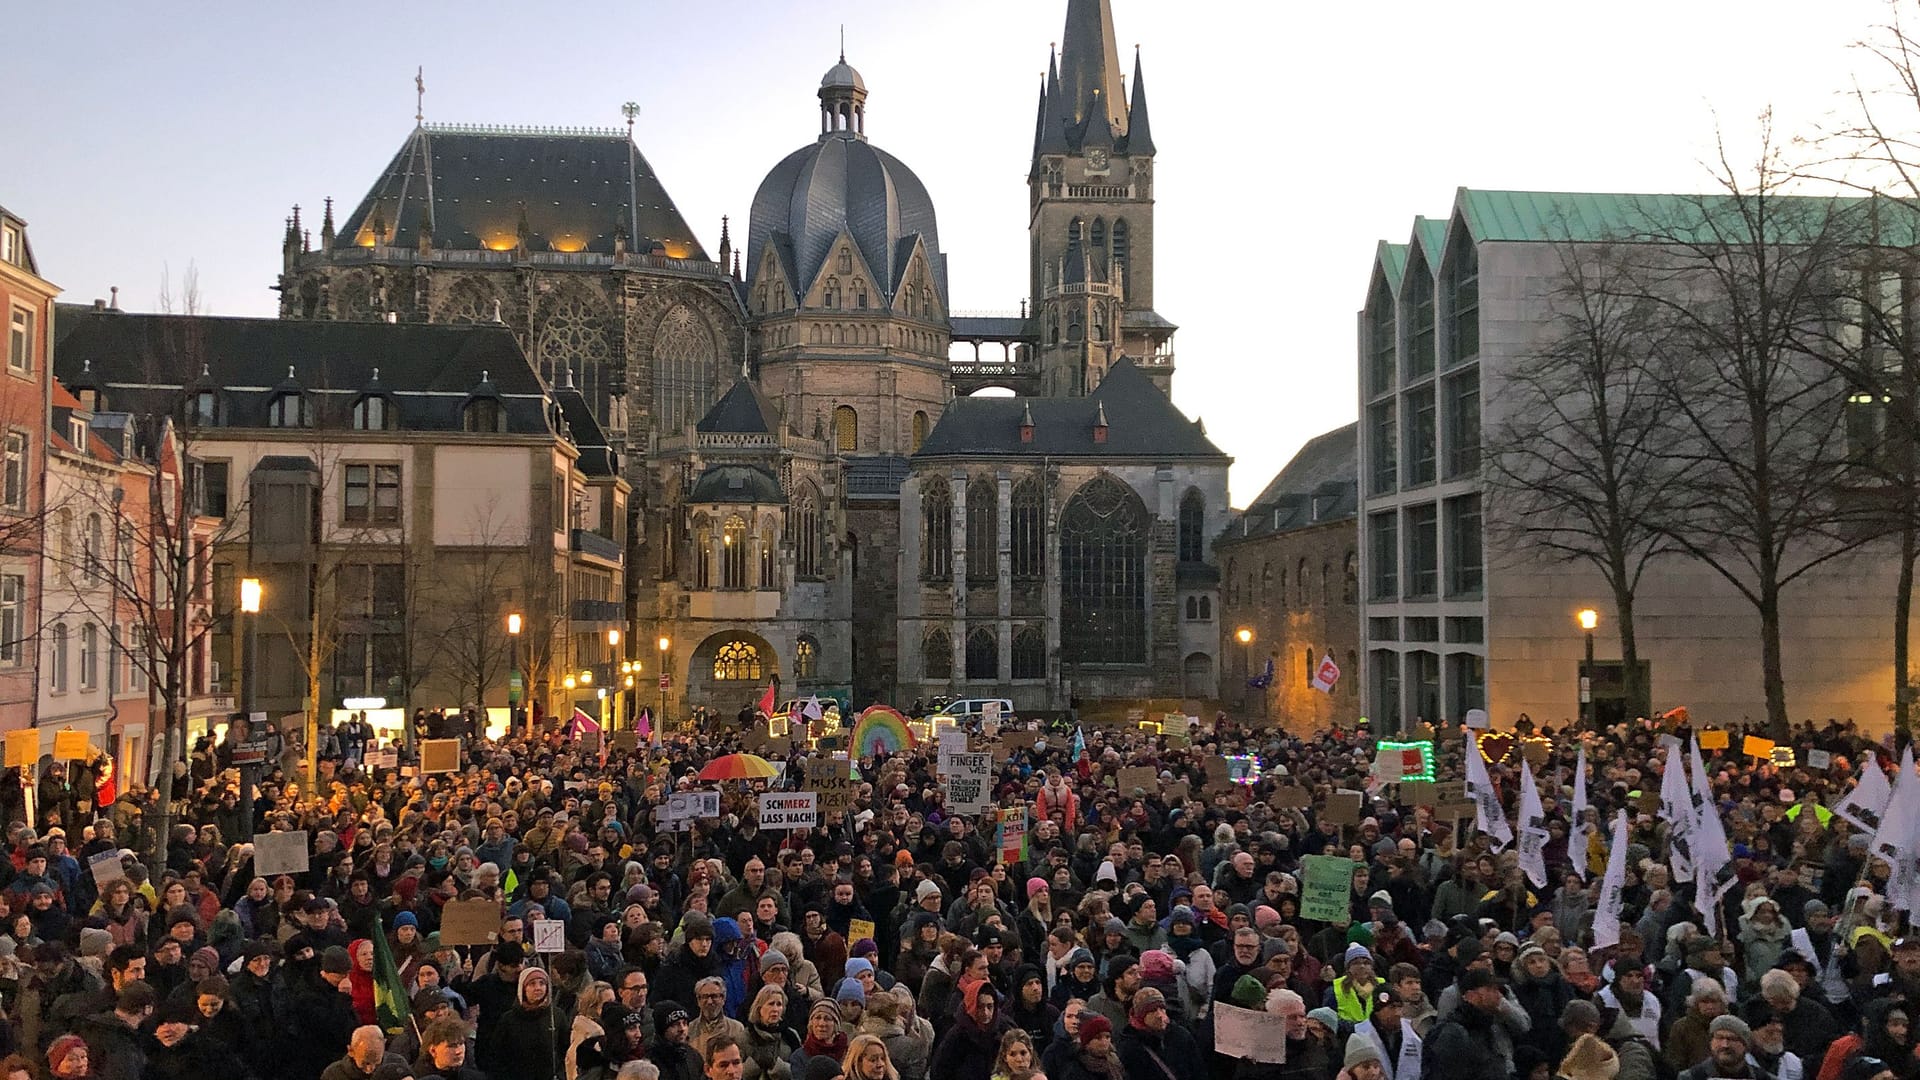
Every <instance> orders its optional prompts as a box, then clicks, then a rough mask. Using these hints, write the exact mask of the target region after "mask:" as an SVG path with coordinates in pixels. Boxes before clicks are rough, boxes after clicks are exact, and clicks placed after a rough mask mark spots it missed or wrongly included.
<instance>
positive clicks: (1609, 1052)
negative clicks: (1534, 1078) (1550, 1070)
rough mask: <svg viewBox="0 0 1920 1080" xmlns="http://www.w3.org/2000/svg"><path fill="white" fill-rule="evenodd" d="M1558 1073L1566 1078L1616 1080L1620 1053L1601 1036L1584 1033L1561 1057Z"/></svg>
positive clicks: (1565, 1079)
mask: <svg viewBox="0 0 1920 1080" xmlns="http://www.w3.org/2000/svg"><path fill="white" fill-rule="evenodd" d="M1556 1075H1558V1076H1560V1077H1562V1078H1564V1080H1615V1078H1616V1077H1618V1076H1619V1075H1620V1055H1619V1054H1618V1053H1616V1052H1615V1051H1614V1049H1613V1047H1611V1046H1608V1045H1607V1044H1606V1042H1605V1041H1604V1040H1602V1039H1601V1038H1600V1036H1598V1035H1582V1036H1580V1037H1579V1038H1578V1039H1575V1040H1574V1042H1573V1045H1572V1046H1571V1047H1570V1048H1569V1049H1568V1050H1567V1053H1566V1056H1565V1057H1564V1058H1562V1059H1561V1061H1560V1069H1559V1071H1558V1073H1557V1074H1556Z"/></svg>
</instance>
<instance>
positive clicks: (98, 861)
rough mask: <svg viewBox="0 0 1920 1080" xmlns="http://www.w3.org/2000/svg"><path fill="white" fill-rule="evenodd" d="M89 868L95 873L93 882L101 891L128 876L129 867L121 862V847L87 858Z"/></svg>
mask: <svg viewBox="0 0 1920 1080" xmlns="http://www.w3.org/2000/svg"><path fill="white" fill-rule="evenodd" d="M87 870H88V872H89V873H91V874H92V875H93V884H94V886H95V887H96V888H97V889H98V890H99V891H101V892H105V891H106V888H107V886H108V885H110V884H112V883H113V882H116V881H119V880H120V879H121V878H123V877H126V876H127V869H126V867H125V866H122V865H121V863H120V849H119V848H114V849H113V850H112V851H103V852H101V853H99V854H98V855H95V856H93V857H92V858H90V859H88V860H87Z"/></svg>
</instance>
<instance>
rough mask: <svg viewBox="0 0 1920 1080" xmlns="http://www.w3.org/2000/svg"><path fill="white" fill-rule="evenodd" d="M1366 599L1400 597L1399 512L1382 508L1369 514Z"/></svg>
mask: <svg viewBox="0 0 1920 1080" xmlns="http://www.w3.org/2000/svg"><path fill="white" fill-rule="evenodd" d="M1367 577H1368V578H1369V580H1368V582H1367V598H1368V599H1371V600H1397V599H1399V597H1400V525H1399V520H1398V512H1397V511H1394V510H1383V511H1381V512H1380V513H1378V514H1370V515H1368V517H1367Z"/></svg>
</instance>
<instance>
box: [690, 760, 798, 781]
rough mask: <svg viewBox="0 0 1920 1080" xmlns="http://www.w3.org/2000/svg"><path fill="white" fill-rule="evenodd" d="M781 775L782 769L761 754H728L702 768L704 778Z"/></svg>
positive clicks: (748, 777) (770, 776)
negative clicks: (775, 766)
mask: <svg viewBox="0 0 1920 1080" xmlns="http://www.w3.org/2000/svg"><path fill="white" fill-rule="evenodd" d="M779 775H780V770H778V769H776V768H774V767H773V763H772V762H770V761H768V760H767V759H766V758H763V757H761V756H760V755H759V754H726V755H724V756H722V757H717V758H714V759H713V760H712V761H709V762H707V767H706V768H704V769H701V770H700V779H702V780H768V779H771V778H773V777H776V776H779Z"/></svg>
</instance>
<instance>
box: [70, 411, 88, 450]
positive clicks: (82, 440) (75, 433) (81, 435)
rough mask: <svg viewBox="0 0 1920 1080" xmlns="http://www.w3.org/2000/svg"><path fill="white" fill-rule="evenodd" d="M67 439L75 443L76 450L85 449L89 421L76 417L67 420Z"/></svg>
mask: <svg viewBox="0 0 1920 1080" xmlns="http://www.w3.org/2000/svg"><path fill="white" fill-rule="evenodd" d="M67 441H68V442H71V443H72V444H73V448H74V449H75V450H85V449H86V448H87V422H86V421H85V420H82V419H80V418H79V417H74V418H72V419H70V420H68V421H67Z"/></svg>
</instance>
